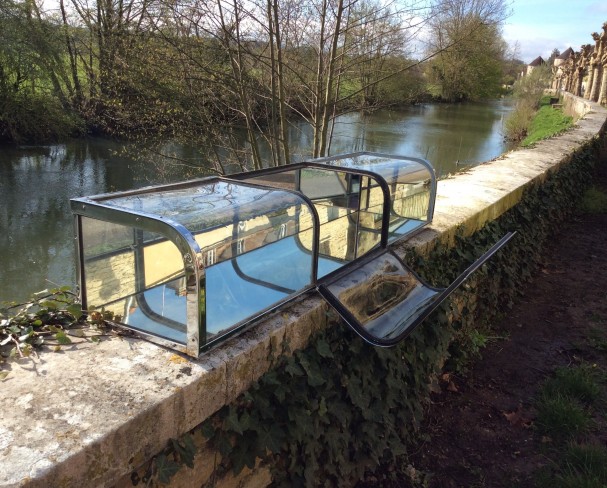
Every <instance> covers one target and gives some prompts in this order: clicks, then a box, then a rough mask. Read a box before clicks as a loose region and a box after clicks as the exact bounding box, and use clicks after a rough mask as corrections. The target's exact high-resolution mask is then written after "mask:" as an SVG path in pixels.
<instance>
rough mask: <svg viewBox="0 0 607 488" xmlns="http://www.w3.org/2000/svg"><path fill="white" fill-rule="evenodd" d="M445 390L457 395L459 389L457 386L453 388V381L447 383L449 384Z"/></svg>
mask: <svg viewBox="0 0 607 488" xmlns="http://www.w3.org/2000/svg"><path fill="white" fill-rule="evenodd" d="M447 390H449V391H452V392H453V393H459V389H458V388H457V386H455V383H453V381H449V384H448V385H447Z"/></svg>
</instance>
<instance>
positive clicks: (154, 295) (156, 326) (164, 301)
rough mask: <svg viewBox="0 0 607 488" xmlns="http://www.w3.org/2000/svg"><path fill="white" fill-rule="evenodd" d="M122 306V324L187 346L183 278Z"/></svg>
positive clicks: (134, 297) (125, 302) (145, 293)
mask: <svg viewBox="0 0 607 488" xmlns="http://www.w3.org/2000/svg"><path fill="white" fill-rule="evenodd" d="M123 306H124V309H125V312H124V314H125V315H124V319H123V323H125V324H126V325H128V326H129V327H132V328H134V329H137V330H141V331H143V332H146V333H148V334H153V335H155V336H158V337H162V338H164V339H168V340H171V341H175V342H178V343H180V344H185V343H186V325H185V324H186V294H185V278H184V277H180V278H177V279H175V280H173V281H170V282H168V283H163V284H160V285H157V286H154V287H152V288H149V289H146V290H145V291H143V292H141V293H136V294H135V295H133V296H132V297H128V298H127V299H125V300H124V303H123ZM106 308H107V307H106Z"/></svg>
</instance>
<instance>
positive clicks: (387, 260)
mask: <svg viewBox="0 0 607 488" xmlns="http://www.w3.org/2000/svg"><path fill="white" fill-rule="evenodd" d="M327 288H328V290H329V291H330V292H331V294H332V295H333V296H334V297H335V298H336V299H337V300H338V302H339V303H340V305H341V306H342V307H344V308H345V309H346V310H347V311H348V312H349V313H350V314H351V315H352V316H353V317H354V318H355V319H356V321H358V323H359V325H360V326H361V327H362V329H363V332H365V333H366V334H368V335H370V336H371V337H373V338H374V339H376V340H379V341H389V340H393V339H396V338H397V337H399V336H401V335H402V334H404V333H406V332H408V330H409V329H410V328H411V326H412V325H414V323H415V321H416V319H417V318H418V317H419V316H420V315H421V314H422V313H423V312H424V311H425V310H426V309H427V308H428V307H430V306H432V304H433V302H434V300H435V298H436V297H437V295H438V294H439V291H438V290H435V289H433V288H429V287H427V286H425V285H424V284H423V283H422V282H420V281H419V279H418V278H417V277H416V276H415V274H413V273H412V272H411V271H410V270H409V269H408V268H407V267H406V266H404V265H403V263H402V262H401V261H400V260H399V259H398V258H396V257H395V256H394V255H392V254H390V253H384V254H382V255H380V256H379V257H377V258H375V259H373V260H372V261H369V262H368V263H366V264H364V265H363V266H361V267H360V268H355V269H353V270H352V271H351V272H349V273H348V274H346V275H345V276H343V277H341V278H340V279H338V280H337V281H335V282H333V283H331V284H330V285H328V286H327Z"/></svg>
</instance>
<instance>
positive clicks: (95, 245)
mask: <svg viewBox="0 0 607 488" xmlns="http://www.w3.org/2000/svg"><path fill="white" fill-rule="evenodd" d="M81 228H82V242H83V246H82V254H83V265H84V270H83V271H84V278H85V281H84V283H85V289H86V294H87V296H86V298H87V306H88V308H90V309H94V308H101V307H102V308H103V309H104V310H106V311H111V312H112V313H113V314H114V315H115V316H116V317H120V318H122V320H121V321H122V322H123V323H125V324H127V325H129V326H132V327H134V328H136V329H139V330H142V331H144V332H147V333H150V334H153V335H157V336H160V337H163V338H166V339H169V340H172V341H176V342H179V343H182V344H183V343H185V337H186V302H185V295H186V290H185V278H184V276H185V274H184V269H183V263H182V259H181V254H180V253H179V250H178V249H177V247H176V246H175V244H173V243H172V242H170V241H168V240H167V239H166V238H165V237H164V236H162V235H160V234H157V233H152V232H144V231H142V230H140V229H138V228H136V227H128V226H124V225H119V224H113V223H109V222H103V221H100V220H96V219H91V218H87V217H83V218H82V220H81Z"/></svg>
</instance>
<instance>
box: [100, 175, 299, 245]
mask: <svg viewBox="0 0 607 488" xmlns="http://www.w3.org/2000/svg"><path fill="white" fill-rule="evenodd" d="M101 203H103V204H104V205H108V206H111V207H119V208H123V209H125V210H128V211H130V212H135V213H136V212H145V213H148V214H153V215H156V216H159V217H162V218H169V219H171V220H173V221H174V222H177V223H180V224H182V225H183V226H184V227H186V228H187V229H188V230H189V231H190V232H192V234H199V233H201V232H207V231H208V230H211V229H215V228H220V227H222V226H225V225H226V224H228V225H236V224H238V223H239V222H242V221H249V220H251V221H252V220H255V218H257V217H260V216H261V217H267V216H270V215H273V214H274V213H276V212H278V213H279V214H280V213H283V212H284V211H285V210H284V209H285V208H291V207H294V206H299V205H300V204H301V200H300V198H299V197H298V196H297V195H296V194H293V193H289V192H284V191H281V190H273V189H271V188H258V187H250V186H247V185H243V184H240V183H233V182H227V181H207V182H204V181H203V182H200V183H198V184H195V185H194V184H190V185H183V186H179V185H176V186H169V187H166V188H163V187H160V188H155V189H150V190H149V191H148V192H146V193H139V194H136V195H126V196H119V195H118V196H116V197H115V198H106V199H102V200H101ZM229 230H232V229H231V227H230V228H229Z"/></svg>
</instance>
